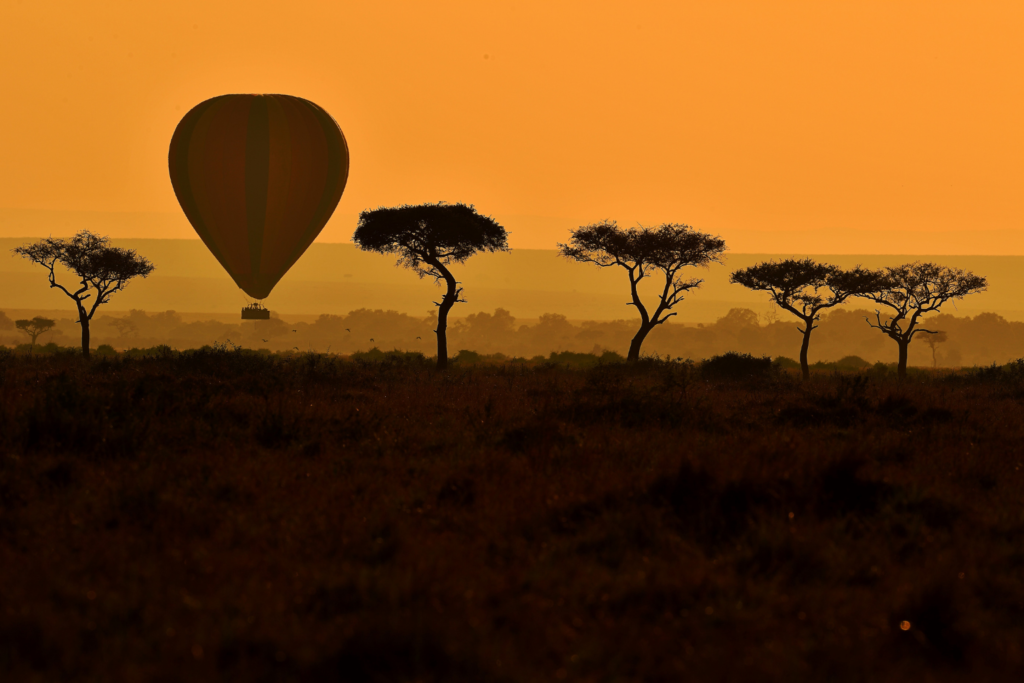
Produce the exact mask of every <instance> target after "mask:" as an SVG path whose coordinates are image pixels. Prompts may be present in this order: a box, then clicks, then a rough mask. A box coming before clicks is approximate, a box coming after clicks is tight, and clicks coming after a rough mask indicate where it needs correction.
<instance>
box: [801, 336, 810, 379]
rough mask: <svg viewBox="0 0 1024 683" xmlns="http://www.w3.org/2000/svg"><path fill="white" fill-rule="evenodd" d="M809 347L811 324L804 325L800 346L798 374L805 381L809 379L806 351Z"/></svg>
mask: <svg viewBox="0 0 1024 683" xmlns="http://www.w3.org/2000/svg"><path fill="white" fill-rule="evenodd" d="M810 345H811V324H810V323H806V324H805V325H804V341H803V343H802V344H801V345H800V373H801V374H802V375H803V377H804V379H805V380H808V379H810V378H811V368H810V366H808V365H807V349H808V347H809V346H810Z"/></svg>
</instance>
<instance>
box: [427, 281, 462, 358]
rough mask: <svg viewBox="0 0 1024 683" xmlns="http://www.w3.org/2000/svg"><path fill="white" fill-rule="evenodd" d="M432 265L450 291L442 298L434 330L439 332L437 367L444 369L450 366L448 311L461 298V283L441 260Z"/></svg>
mask: <svg viewBox="0 0 1024 683" xmlns="http://www.w3.org/2000/svg"><path fill="white" fill-rule="evenodd" d="M430 265H432V266H434V267H435V268H437V269H438V271H439V272H440V273H441V275H442V276H443V277H444V281H445V283H446V284H447V285H448V291H447V292H445V295H444V298H443V299H441V305H440V306H438V308H437V329H436V330H434V332H435V333H436V334H437V369H438V370H444V369H445V368H447V367H448V311H450V310H452V306H454V305H455V302H456V301H458V299H459V288H458V285H459V283H458V282H456V281H455V277H454V276H452V274H451V273H450V272H449V271H448V269H447V268H445V267H444V266H443V265H441V263H440V262H435V263H431V264H430Z"/></svg>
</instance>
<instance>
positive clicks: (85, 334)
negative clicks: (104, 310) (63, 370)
mask: <svg viewBox="0 0 1024 683" xmlns="http://www.w3.org/2000/svg"><path fill="white" fill-rule="evenodd" d="M78 322H79V323H81V325H82V355H83V356H85V357H86V358H88V357H89V316H87V315H86V314H85V309H83V308H81V307H79V309H78Z"/></svg>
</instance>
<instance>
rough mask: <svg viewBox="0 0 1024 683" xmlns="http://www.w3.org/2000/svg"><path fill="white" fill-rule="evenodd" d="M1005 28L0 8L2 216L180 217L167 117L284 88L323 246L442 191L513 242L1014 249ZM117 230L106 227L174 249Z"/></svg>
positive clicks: (946, 16)
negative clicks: (624, 237) (713, 239)
mask: <svg viewBox="0 0 1024 683" xmlns="http://www.w3.org/2000/svg"><path fill="white" fill-rule="evenodd" d="M1022 29H1024V5H1022V4H1021V3H1019V2H985V3H962V2H899V3H893V2H861V1H858V2H831V3H819V2H772V3H764V2H715V3H706V2H690V3H673V2H664V3H641V4H640V6H638V7H633V6H629V7H627V6H626V3H595V2H561V3H547V2H489V3H477V2H441V3H413V2H406V3H398V2H378V3H338V2H303V3H288V4H286V5H282V4H281V3H277V2H262V1H252V0H247V1H246V2H244V3H243V2H212V3H211V2H174V3H136V2H105V3H72V2H56V3H46V4H43V3H34V2H29V1H27V0H22V1H20V2H19V1H17V0H8V1H7V2H5V3H3V9H0V60H2V63H3V65H4V66H3V73H4V99H5V102H6V106H4V107H2V108H0V129H2V130H3V131H4V134H3V136H4V142H3V150H4V152H3V155H0V208H6V209H42V210H50V211H76V212H80V211H87V212H122V213H123V212H139V213H142V214H147V215H150V214H159V215H164V216H169V215H172V214H178V213H179V209H178V207H177V204H176V201H175V198H174V194H173V192H172V191H171V187H170V183H169V181H168V178H167V168H166V158H167V145H168V141H169V139H170V136H171V133H172V132H173V130H174V127H175V125H176V124H177V122H178V120H179V119H180V117H181V116H182V115H183V114H184V113H185V112H186V111H188V109H189V108H191V107H192V106H194V105H195V104H196V103H198V102H200V101H202V100H204V99H206V98H209V97H212V96H214V95H218V94H222V93H227V92H268V93H274V92H281V93H288V94H294V95H298V96H301V97H306V98H308V99H311V100H313V101H315V102H317V103H318V104H320V105H322V106H323V107H324V108H326V109H327V110H328V111H330V112H331V113H332V114H333V116H334V117H335V118H336V119H337V120H338V122H339V123H340V124H341V127H342V129H343V130H344V131H345V134H346V136H347V138H348V141H349V145H350V147H351V150H352V174H351V178H350V181H349V186H348V188H347V190H346V193H345V195H344V197H343V198H342V201H341V204H340V205H339V207H338V218H337V219H336V220H334V221H332V222H331V223H329V224H328V226H327V228H326V229H325V230H324V232H323V233H322V235H321V237H320V241H322V242H340V241H347V240H349V239H350V237H351V233H352V229H353V227H354V225H353V217H354V215H355V214H357V213H358V212H359V211H360V210H363V209H365V208H370V207H376V206H379V205H393V204H399V203H417V202H424V201H438V200H447V201H453V202H454V201H465V202H471V203H474V204H476V206H477V207H478V208H479V209H480V210H481V211H482V212H485V213H489V214H493V215H495V216H498V217H505V216H508V217H520V219H510V220H508V221H507V222H508V223H509V225H508V226H507V227H508V228H509V229H510V230H511V231H512V237H511V243H512V245H513V246H514V247H519V248H540V249H550V248H553V247H554V244H555V242H557V241H561V240H564V239H565V229H566V228H568V227H573V226H575V225H579V224H580V223H581V222H591V221H596V220H601V219H605V218H613V219H617V220H619V221H620V223H623V224H631V223H633V222H635V221H643V222H662V221H676V222H686V223H689V224H691V225H694V226H696V227H698V228H699V229H702V230H705V231H708V232H713V233H716V234H721V235H722V236H724V237H725V238H726V239H727V241H728V240H729V238H730V234H744V235H753V236H755V237H757V236H759V235H760V236H768V239H762V240H761V242H758V243H757V246H758V247H759V248H761V247H762V243H763V242H768V243H770V241H771V236H772V235H774V234H775V233H779V234H783V233H785V234H787V235H789V236H790V238H789V241H788V242H787V243H786V244H785V245H784V247H783V249H784V250H789V251H792V250H795V249H797V248H798V247H799V242H800V235H801V234H802V233H801V231H812V232H813V236H814V237H813V238H814V240H815V244H814V250H815V251H817V252H818V253H880V252H881V253H884V252H885V251H886V250H885V249H884V248H879V247H878V246H877V243H878V242H884V240H885V239H886V235H887V234H888V232H889V231H895V230H898V231H903V233H904V234H906V233H910V234H914V233H919V234H920V236H921V240H920V246H919V251H917V252H915V253H921V254H925V253H932V254H934V253H951V254H956V253H979V247H978V246H973V247H972V242H971V240H970V239H969V237H968V238H967V239H965V236H969V235H970V234H971V233H973V232H975V231H977V232H979V233H985V234H987V235H988V238H987V241H986V242H985V243H984V246H983V247H981V249H983V252H982V253H984V252H987V253H1015V254H1021V253H1024V239H1022V238H1021V234H1022V233H1021V232H1020V230H1021V227H1022V221H1021V218H1022V215H1024V200H1022V193H1021V187H1022V181H1024V165H1022V164H1021V163H1020V160H1021V159H1022V158H1024V129H1022V127H1021V126H1020V121H1021V120H1022V118H1024V117H1022V114H1024V111H1022V110H1024V107H1022V104H1024V94H1022V92H1024V91H1022V90H1021V88H1020V87H1019V84H1020V83H1021V82H1022V76H1024V74H1022V70H1024V46H1022V42H1021V41H1020V39H1019V36H1020V35H1021V31H1022ZM7 215H17V214H16V213H15V214H10V213H9V214H7ZM179 215H180V214H179ZM138 226H139V227H138V228H137V229H136V230H134V231H133V230H132V229H131V228H125V229H124V230H121V231H118V232H117V234H116V236H118V237H149V238H168V237H171V238H173V237H192V236H193V235H192V234H189V231H188V230H187V224H183V223H182V222H181V221H178V222H174V221H167V220H163V221H160V220H154V221H139V223H138ZM43 227H45V226H43ZM42 229H43V228H40V230H42ZM58 231H59V230H58ZM786 231H788V232H786ZM793 231H795V232H793ZM993 231H995V232H993ZM112 234H113V233H112ZM806 234H808V235H810V234H811V233H810V232H808V233H806ZM993 234H995V235H997V237H995V238H993V237H992V235H993ZM794 235H795V237H794ZM0 236H6V237H14V236H19V237H20V236H26V231H25V228H24V227H21V230H20V231H19V224H18V223H17V222H16V221H13V220H8V221H4V222H3V224H2V225H0ZM755 241H756V240H755ZM731 246H732V247H733V248H734V249H742V248H743V244H742V243H739V244H737V243H735V242H734V243H733V244H731ZM899 251H903V252H904V253H905V252H906V249H899ZM890 253H891V251H890Z"/></svg>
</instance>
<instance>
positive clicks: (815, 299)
mask: <svg viewBox="0 0 1024 683" xmlns="http://www.w3.org/2000/svg"><path fill="white" fill-rule="evenodd" d="M729 279H730V281H731V282H733V283H734V284H738V285H742V286H744V287H746V288H748V289H753V290H755V291H762V292H768V293H769V294H770V295H771V299H772V301H773V302H774V303H775V304H776V305H777V306H778V307H779V308H783V309H785V310H787V311H789V312H790V313H792V314H793V315H795V316H797V317H798V318H800V319H801V320H802V321H803V322H804V328H803V329H802V330H800V333H801V334H803V336H804V338H803V344H802V345H801V348H800V370H801V372H802V374H803V377H804V379H808V378H809V377H810V368H809V367H808V364H807V349H808V347H809V345H810V338H811V331H812V330H813V329H815V328H816V327H817V325H815V324H814V323H815V322H817V321H818V320H819V319H820V317H821V311H823V310H825V309H827V308H832V307H834V306H838V305H839V304H841V303H843V302H844V301H846V300H847V299H849V298H850V297H851V296H853V295H855V294H858V293H864V292H868V291H870V290H871V289H872V288H874V287H875V286H876V284H877V276H876V275H875V273H873V272H872V271H869V270H867V269H864V268H861V267H859V266H858V267H857V268H854V269H853V270H849V271H846V270H843V269H841V268H839V267H837V266H833V265H829V264H826V263H817V262H816V261H813V260H811V259H800V260H797V259H786V260H783V261H764V262H762V263H758V264H756V265H754V266H751V267H749V268H744V269H743V270H737V271H736V272H734V273H733V274H732V276H731V277H730V278H729ZM797 329H799V328H797Z"/></svg>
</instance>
